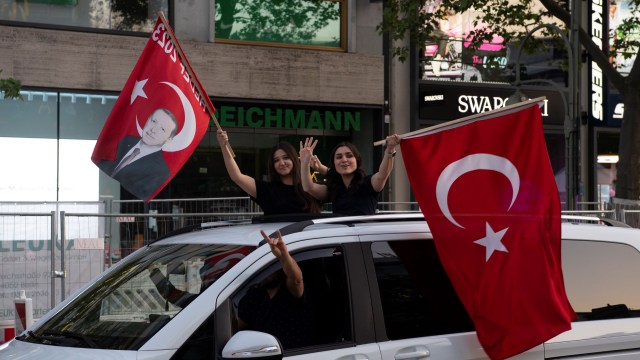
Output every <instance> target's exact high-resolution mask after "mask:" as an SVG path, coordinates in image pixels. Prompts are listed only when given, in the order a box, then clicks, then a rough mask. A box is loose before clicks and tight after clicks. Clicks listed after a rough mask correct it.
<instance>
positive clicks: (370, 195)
mask: <svg viewBox="0 0 640 360" xmlns="http://www.w3.org/2000/svg"><path fill="white" fill-rule="evenodd" d="M372 176H373V175H367V176H365V178H364V179H363V180H362V183H361V184H360V186H358V190H357V191H356V190H355V189H354V187H353V186H349V187H348V188H347V187H345V186H340V188H339V190H338V193H337V194H336V196H335V197H334V200H333V205H332V209H333V213H334V214H340V215H346V216H351V215H374V214H375V213H376V209H377V208H378V200H379V199H380V193H379V192H377V191H375V190H374V189H373V185H371V177H372Z"/></svg>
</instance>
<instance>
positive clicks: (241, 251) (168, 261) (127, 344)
mask: <svg viewBox="0 0 640 360" xmlns="http://www.w3.org/2000/svg"><path fill="white" fill-rule="evenodd" d="M253 249H254V247H246V246H236V245H200V244H192V245H166V246H150V247H146V248H145V249H143V250H141V251H139V252H136V253H134V254H131V255H129V256H128V257H127V258H125V260H124V263H122V264H121V266H119V267H118V268H117V269H114V271H113V272H111V273H110V274H109V275H108V276H105V277H104V278H102V279H100V280H99V281H97V282H96V283H95V284H93V285H92V286H91V287H90V288H88V289H87V290H86V291H84V292H83V293H82V294H81V295H80V296H79V297H78V298H76V299H75V300H73V301H72V302H71V303H69V304H68V305H67V306H66V307H65V308H64V309H62V310H61V311H59V312H58V313H57V314H55V315H54V316H53V317H51V318H50V319H49V320H48V321H46V323H44V324H43V325H42V326H40V327H39V328H38V329H37V330H34V331H29V332H28V333H26V334H25V335H23V336H21V337H19V340H23V341H29V342H34V343H43V344H48V345H58V346H71V347H84V348H98V349H115V350H137V349H139V348H140V346H142V345H143V344H144V343H145V342H146V341H147V340H148V339H149V338H151V337H152V336H153V335H154V334H155V333H156V332H158V330H160V329H161V328H162V327H163V326H164V325H165V324H166V323H167V322H169V321H170V320H171V319H172V318H173V317H174V316H176V314H178V313H179V312H180V311H181V310H182V309H183V308H184V307H186V306H187V305H188V304H189V303H190V302H191V301H193V300H194V299H195V298H196V297H197V296H198V295H199V294H201V293H202V292H203V291H204V290H205V289H206V288H207V287H208V286H210V285H211V284H213V283H214V282H215V281H216V280H217V279H218V278H219V277H220V276H222V275H223V274H224V273H225V272H227V271H228V270H229V269H230V268H231V267H233V266H234V265H235V264H236V263H237V262H238V261H240V260H241V259H242V258H243V257H244V256H246V255H247V254H249V252H251V251H252V250H253Z"/></svg>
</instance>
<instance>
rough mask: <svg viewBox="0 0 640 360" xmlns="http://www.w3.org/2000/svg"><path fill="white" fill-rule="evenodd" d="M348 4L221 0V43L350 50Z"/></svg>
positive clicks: (218, 27) (218, 5)
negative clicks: (348, 48) (348, 41)
mask: <svg viewBox="0 0 640 360" xmlns="http://www.w3.org/2000/svg"><path fill="white" fill-rule="evenodd" d="M345 22H346V0H326V1H318V0H288V1H275V0H217V1H216V15H215V34H214V36H215V39H216V41H217V42H251V43H260V44H262V45H275V46H291V47H313V48H318V49H327V50H339V51H340V50H341V51H344V50H345V49H346V41H345V33H344V32H345V31H344V30H345V27H346V26H345Z"/></svg>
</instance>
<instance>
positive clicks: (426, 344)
mask: <svg viewBox="0 0 640 360" xmlns="http://www.w3.org/2000/svg"><path fill="white" fill-rule="evenodd" d="M361 239H362V240H363V242H362V245H363V253H365V254H367V255H368V258H367V257H366V258H365V261H366V267H367V269H368V270H369V273H370V274H371V276H370V278H369V279H370V286H371V291H372V298H373V299H374V300H373V308H374V316H375V325H376V333H377V340H378V344H379V345H380V351H381V354H382V359H384V360H387V359H388V360H392V359H393V360H395V359H405V360H409V359H434V360H467V359H488V357H487V355H486V354H485V352H484V351H483V349H482V347H481V346H480V343H479V342H478V339H477V336H476V333H475V331H474V327H473V322H472V321H471V319H470V317H469V315H468V314H467V312H466V310H465V309H464V307H463V305H462V303H461V302H460V300H459V299H458V297H457V295H456V293H455V291H454V289H453V286H452V285H451V283H450V281H449V279H448V277H447V275H446V273H445V271H444V269H443V268H442V265H441V264H440V261H439V259H438V255H437V252H436V249H435V245H434V243H433V241H432V240H431V239H428V238H426V235H425V234H402V235H401V236H391V235H375V236H363V237H361ZM543 356H544V353H543V346H542V345H540V346H537V347H535V348H534V349H531V350H529V351H527V352H526V353H523V354H520V355H519V356H517V357H514V358H513V359H519V360H525V359H526V360H541V359H543Z"/></svg>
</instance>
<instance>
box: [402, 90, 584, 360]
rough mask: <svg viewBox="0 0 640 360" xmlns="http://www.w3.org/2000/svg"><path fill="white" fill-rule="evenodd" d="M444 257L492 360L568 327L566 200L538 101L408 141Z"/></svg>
mask: <svg viewBox="0 0 640 360" xmlns="http://www.w3.org/2000/svg"><path fill="white" fill-rule="evenodd" d="M400 145H401V148H402V157H403V160H404V164H405V166H406V169H407V174H408V176H409V180H410V182H411V188H412V189H413V192H414V194H415V196H416V199H417V201H418V204H419V205H420V208H421V209H422V212H423V213H424V215H425V218H426V220H427V223H428V225H429V228H430V229H431V232H432V234H433V239H434V241H435V244H436V248H437V249H438V255H439V256H440V259H441V261H442V264H443V266H444V268H445V270H446V271H447V274H448V275H449V278H450V279H451V282H452V284H453V286H454V287H455V289H456V292H457V293H458V296H459V297H460V299H461V301H462V302H463V304H464V306H465V308H466V309H467V311H468V312H469V315H470V316H471V318H472V319H473V322H474V324H475V328H476V332H477V335H478V340H479V341H480V344H481V345H482V347H483V348H484V350H485V352H486V353H487V355H489V357H490V358H491V359H505V358H508V357H510V356H513V355H516V354H519V353H521V352H523V351H526V350H528V349H530V348H532V347H534V346H536V345H539V344H541V343H543V342H545V341H547V340H548V339H550V338H552V337H554V336H556V335H558V334H560V333H562V332H564V331H566V330H569V329H571V320H572V319H573V318H575V313H574V312H573V309H572V308H571V305H570V304H569V301H568V299H567V295H566V293H565V288H564V281H563V276H562V268H561V263H560V260H561V258H560V198H559V195H558V188H557V186H556V183H555V180H554V175H553V171H552V169H551V163H550V161H549V156H548V154H547V149H546V145H545V140H544V135H543V130H542V115H541V110H540V108H539V106H538V105H537V104H536V103H530V104H529V105H528V106H527V105H524V107H522V106H521V107H516V108H511V109H507V110H504V111H502V112H496V113H495V114H493V115H489V116H484V117H479V118H476V119H471V120H469V121H466V122H461V123H456V124H452V125H450V126H447V127H441V128H439V129H436V130H432V131H431V132H425V133H422V134H420V135H415V136H411V137H405V138H403V139H402V141H401V143H400Z"/></svg>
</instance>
